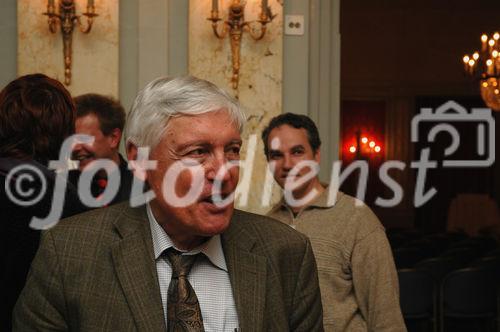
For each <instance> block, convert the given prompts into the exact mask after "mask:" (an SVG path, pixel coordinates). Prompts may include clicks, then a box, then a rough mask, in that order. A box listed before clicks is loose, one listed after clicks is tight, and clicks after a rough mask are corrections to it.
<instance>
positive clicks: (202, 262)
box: [146, 204, 239, 332]
mask: <svg viewBox="0 0 500 332" xmlns="http://www.w3.org/2000/svg"><path fill="white" fill-rule="evenodd" d="M146 209H147V214H148V219H149V224H150V226H151V227H150V228H151V235H152V237H153V249H154V255H155V260H156V272H157V273H158V282H159V284H160V292H161V300H162V303H163V314H164V316H165V324H166V322H167V293H168V286H169V284H170V279H171V277H172V267H171V265H170V262H169V260H168V258H167V257H165V256H162V255H161V254H162V253H163V252H164V251H165V250H166V249H168V248H170V247H174V248H175V249H176V250H178V251H181V252H183V255H194V254H198V253H202V254H203V255H200V257H198V258H197V259H196V261H195V263H194V265H193V267H192V268H191V271H190V272H189V275H188V280H189V283H190V284H191V286H192V287H193V289H194V291H195V292H196V296H197V297H198V301H199V303H200V309H201V314H202V316H203V325H204V327H205V331H206V332H210V331H214V332H218V331H230V332H233V331H234V330H235V329H236V328H238V326H239V324H238V315H237V313H236V305H235V304H234V297H233V290H232V288H231V282H230V279H229V272H228V270H227V266H226V259H225V257H224V252H223V250H222V245H221V240H220V235H215V236H213V237H211V238H210V239H208V240H207V241H206V242H204V243H203V244H202V245H200V246H199V247H197V248H195V249H193V250H190V251H189V252H186V251H185V250H179V248H176V247H175V245H174V243H173V242H172V240H171V239H170V237H169V236H168V235H167V233H165V231H164V230H163V228H162V227H161V226H160V225H159V224H158V222H157V221H156V219H155V217H154V215H153V213H152V211H151V207H150V206H149V204H147V208H146Z"/></svg>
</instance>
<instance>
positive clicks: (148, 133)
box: [125, 76, 246, 149]
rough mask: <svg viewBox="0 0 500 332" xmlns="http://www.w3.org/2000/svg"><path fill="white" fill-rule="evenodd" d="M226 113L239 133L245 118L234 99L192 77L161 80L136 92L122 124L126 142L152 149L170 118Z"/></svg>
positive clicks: (209, 84) (162, 78)
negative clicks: (221, 111)
mask: <svg viewBox="0 0 500 332" xmlns="http://www.w3.org/2000/svg"><path fill="white" fill-rule="evenodd" d="M221 109H225V110H227V112H228V113H229V115H230V116H231V118H232V120H233V121H234V123H235V124H236V126H237V127H238V129H239V131H240V132H241V131H242V130H243V125H244V124H245V121H246V117H245V114H244V112H243V111H242V110H241V109H240V105H239V103H238V101H237V100H236V99H234V98H233V97H231V96H230V95H229V94H228V93H227V92H225V91H224V90H222V89H221V88H219V87H217V86H216V85H215V84H213V83H210V82H208V81H206V80H202V79H199V78H196V77H193V76H182V77H160V78H157V79H155V80H153V81H152V82H150V83H149V84H148V85H146V87H145V88H144V89H143V90H142V91H140V92H139V94H138V95H137V97H136V98H135V101H134V105H133V106H132V109H131V110H130V112H129V113H128V115H127V121H126V123H125V137H126V141H127V143H128V142H131V143H133V144H134V145H136V146H138V147H141V146H142V147H146V146H148V147H150V148H151V149H154V148H155V147H156V146H157V145H158V143H159V142H160V141H161V139H162V138H163V135H164V134H165V131H166V129H167V124H168V122H169V120H170V118H172V117H176V116H181V115H197V114H203V113H208V112H214V111H219V110H221Z"/></svg>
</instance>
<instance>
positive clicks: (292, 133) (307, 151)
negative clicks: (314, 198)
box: [266, 124, 320, 193]
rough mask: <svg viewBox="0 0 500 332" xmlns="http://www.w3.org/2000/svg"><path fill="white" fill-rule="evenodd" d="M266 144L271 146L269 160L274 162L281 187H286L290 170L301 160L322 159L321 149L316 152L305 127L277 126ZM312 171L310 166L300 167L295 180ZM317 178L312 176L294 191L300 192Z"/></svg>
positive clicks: (277, 179)
mask: <svg viewBox="0 0 500 332" xmlns="http://www.w3.org/2000/svg"><path fill="white" fill-rule="evenodd" d="M266 144H267V146H268V148H269V149H268V150H269V155H268V156H267V157H268V161H269V162H270V163H273V164H274V179H275V180H276V182H278V184H279V185H280V187H281V188H284V187H285V182H286V180H287V177H288V176H289V173H290V171H291V170H292V169H293V168H294V167H295V165H297V164H298V163H299V162H301V161H314V162H316V163H319V160H320V155H319V151H316V153H314V151H313V149H312V147H311V145H310V144H309V140H308V139H307V131H306V130H305V129H304V128H299V129H297V128H294V127H292V126H289V125H286V124H285V125H281V126H279V127H276V128H274V129H272V130H271V132H270V133H269V137H268V141H267V142H266ZM310 171H311V169H310V168H309V167H302V168H300V171H299V172H298V174H297V176H296V177H295V178H294V179H293V180H294V181H296V180H298V179H299V178H301V177H302V176H304V175H305V174H306V173H309V172H310ZM315 180H316V178H312V179H311V180H309V181H307V182H305V183H304V184H303V185H302V186H300V187H298V188H296V190H294V191H295V192H298V193H300V192H301V191H304V190H306V189H307V188H310V187H311V184H312V183H313V181H315Z"/></svg>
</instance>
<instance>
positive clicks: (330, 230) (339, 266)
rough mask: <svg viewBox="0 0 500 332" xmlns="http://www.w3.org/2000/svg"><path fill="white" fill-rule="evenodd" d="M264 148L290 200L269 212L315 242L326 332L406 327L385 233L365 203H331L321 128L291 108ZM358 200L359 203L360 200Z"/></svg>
mask: <svg viewBox="0 0 500 332" xmlns="http://www.w3.org/2000/svg"><path fill="white" fill-rule="evenodd" d="M262 139H263V141H264V149H265V154H266V158H267V160H268V162H269V163H270V168H271V171H273V174H274V179H275V180H276V182H277V183H278V184H279V185H280V187H281V188H283V193H284V198H283V199H282V200H281V202H279V203H278V204H277V205H276V206H275V207H274V208H273V209H272V210H271V212H270V213H269V214H268V216H270V217H272V218H274V219H277V220H280V221H282V222H283V223H286V224H288V225H290V226H292V227H293V228H295V229H296V230H298V231H299V232H302V233H304V234H305V235H307V236H308V237H309V239H310V240H311V244H312V247H313V252H314V255H315V256H316V260H317V264H318V275H319V282H320V289H321V298H322V302H323V303H322V304H323V317H324V319H323V325H324V328H325V330H326V331H406V328H405V325H404V321H403V318H402V315H401V310H400V307H399V291H398V286H399V284H398V279H397V274H396V269H395V266H394V261H393V258H392V253H391V249H390V246H389V243H388V241H387V238H386V235H385V231H384V228H383V226H382V225H381V223H380V222H379V220H378V219H377V217H376V216H375V215H374V214H373V213H372V211H371V210H370V209H369V208H368V207H367V206H366V205H364V204H362V205H361V206H355V203H356V200H355V199H354V198H353V197H350V196H348V195H345V194H343V193H341V192H339V193H338V194H337V198H336V201H334V202H333V203H329V202H328V194H329V187H328V186H327V185H324V184H322V183H321V182H320V180H319V178H318V175H317V174H318V171H319V169H318V167H319V166H318V165H319V162H320V146H321V141H320V138H319V133H318V129H317V128H316V125H315V124H314V122H313V121H312V120H311V119H310V118H308V117H307V116H304V115H297V114H291V113H286V114H282V115H279V116H277V117H275V118H273V119H272V120H271V122H270V123H269V126H268V127H267V128H266V129H265V130H264V131H263V133H262ZM358 203H359V202H358Z"/></svg>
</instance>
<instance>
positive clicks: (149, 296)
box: [112, 207, 166, 331]
mask: <svg viewBox="0 0 500 332" xmlns="http://www.w3.org/2000/svg"><path fill="white" fill-rule="evenodd" d="M115 227H116V229H117V231H118V233H119V235H120V236H121V238H122V239H121V240H120V241H119V242H118V243H117V244H115V245H114V247H113V248H112V256H113V263H114V267H115V270H116V274H117V276H118V280H119V282H120V285H121V286H122V289H123V292H124V293H125V297H126V299H127V302H128V304H129V307H130V310H131V311H132V315H133V317H134V320H135V322H136V326H137V329H138V330H139V331H165V330H166V326H165V319H164V315H163V304H162V301H161V294H160V288H159V285H158V277H157V273H156V265H155V260H154V255H153V243H152V239H151V233H150V230H149V223H148V220H147V215H146V210H145V208H144V207H142V208H136V209H132V208H127V211H126V213H125V214H124V215H122V218H120V219H118V220H116V222H115Z"/></svg>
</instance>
